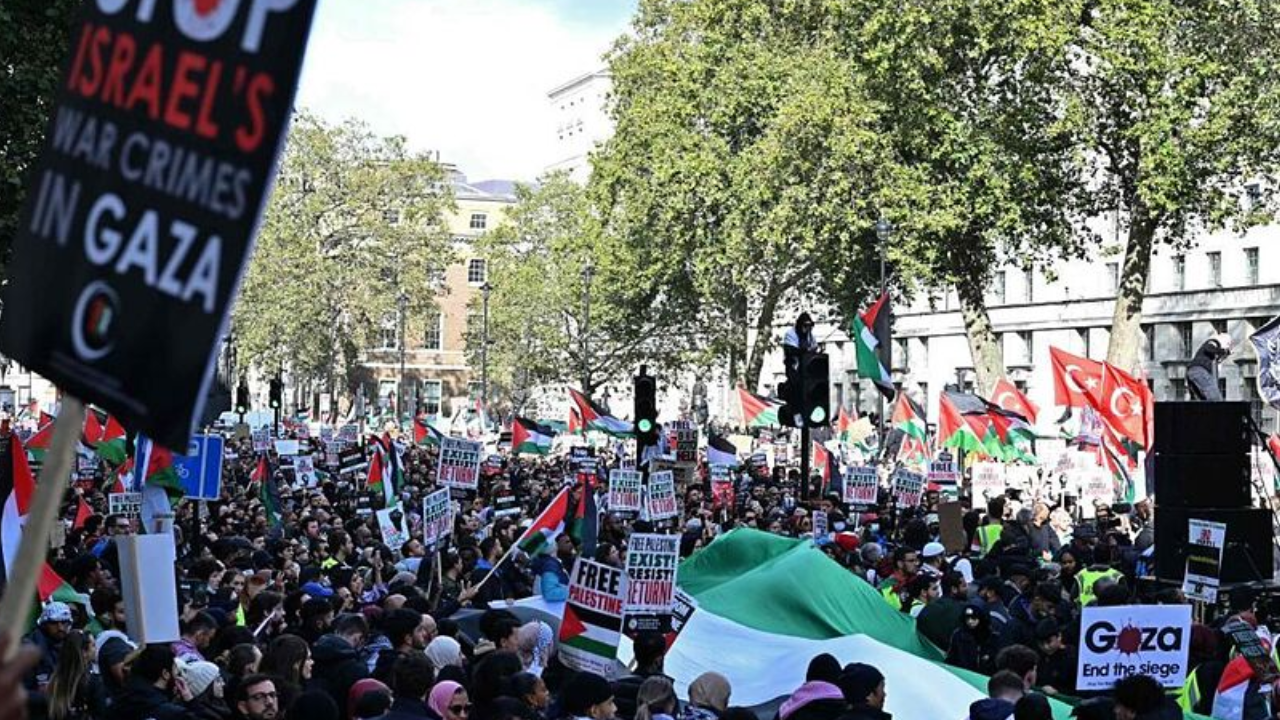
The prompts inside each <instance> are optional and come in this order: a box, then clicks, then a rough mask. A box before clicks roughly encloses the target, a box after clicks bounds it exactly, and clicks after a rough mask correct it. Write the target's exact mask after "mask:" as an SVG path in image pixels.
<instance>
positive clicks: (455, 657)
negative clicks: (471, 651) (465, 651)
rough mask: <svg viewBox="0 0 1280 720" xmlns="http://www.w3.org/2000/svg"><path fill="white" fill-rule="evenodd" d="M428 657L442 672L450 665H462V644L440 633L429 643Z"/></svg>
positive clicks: (434, 666) (432, 664)
mask: <svg viewBox="0 0 1280 720" xmlns="http://www.w3.org/2000/svg"><path fill="white" fill-rule="evenodd" d="M427 659H428V660H430V661H431V667H433V668H435V671H436V672H440V671H441V670H443V669H445V668H446V667H448V666H450V665H456V666H459V667H461V666H462V645H460V644H459V643H458V641H457V640H454V639H453V638H451V637H449V636H447V635H440V636H438V637H437V638H435V639H434V640H432V641H431V643H430V644H429V645H427Z"/></svg>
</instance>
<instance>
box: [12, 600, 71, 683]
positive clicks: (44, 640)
mask: <svg viewBox="0 0 1280 720" xmlns="http://www.w3.org/2000/svg"><path fill="white" fill-rule="evenodd" d="M70 630H71V607H70V606H68V605H67V604H66V603H63V602H58V601H57V600H54V601H52V602H49V603H47V604H45V606H44V608H43V609H41V611H40V617H39V619H37V620H36V629H35V630H32V631H31V632H30V633H29V634H28V635H27V636H26V637H25V638H23V642H24V643H25V644H28V645H32V646H34V647H35V648H36V649H37V650H39V651H40V660H39V662H37V663H36V666H35V667H34V668H33V669H32V670H31V672H29V673H27V678H26V686H27V689H28V690H40V691H41V692H43V691H44V689H45V686H46V685H48V684H49V680H50V679H52V678H53V670H54V668H56V667H58V649H59V648H61V647H62V641H63V640H65V639H66V638H67V632H68V631H70Z"/></svg>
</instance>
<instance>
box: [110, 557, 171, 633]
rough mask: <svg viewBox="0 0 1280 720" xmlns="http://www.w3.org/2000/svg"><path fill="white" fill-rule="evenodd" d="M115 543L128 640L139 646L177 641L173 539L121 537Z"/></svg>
mask: <svg viewBox="0 0 1280 720" xmlns="http://www.w3.org/2000/svg"><path fill="white" fill-rule="evenodd" d="M115 543H116V546H117V548H118V549H119V552H120V555H119V558H120V594H121V595H122V596H123V599H124V616H125V623H126V624H127V625H128V627H129V637H130V638H132V639H133V640H136V641H137V642H139V643H143V644H146V643H170V642H175V641H177V640H178V638H179V633H178V586H177V583H176V582H175V581H174V575H173V568H174V566H175V565H177V563H178V558H177V550H176V549H175V548H174V545H173V535H171V534H169V533H155V534H150V535H122V536H120V537H117V538H116V539H115Z"/></svg>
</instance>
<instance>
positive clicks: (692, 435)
mask: <svg viewBox="0 0 1280 720" xmlns="http://www.w3.org/2000/svg"><path fill="white" fill-rule="evenodd" d="M676 462H678V463H696V462H698V428H696V427H694V425H693V423H689V422H686V423H682V424H680V425H677V426H676Z"/></svg>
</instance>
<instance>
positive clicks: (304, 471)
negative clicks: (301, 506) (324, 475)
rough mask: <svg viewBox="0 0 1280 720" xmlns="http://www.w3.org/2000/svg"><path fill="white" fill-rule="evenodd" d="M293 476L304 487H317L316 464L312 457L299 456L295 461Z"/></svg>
mask: <svg viewBox="0 0 1280 720" xmlns="http://www.w3.org/2000/svg"><path fill="white" fill-rule="evenodd" d="M293 475H294V477H296V478H297V479H298V482H299V483H301V484H302V486H303V487H309V488H313V487H315V486H316V483H317V480H316V463H315V459H314V458H313V457H312V456H310V455H299V456H298V457H296V458H294V460H293Z"/></svg>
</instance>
